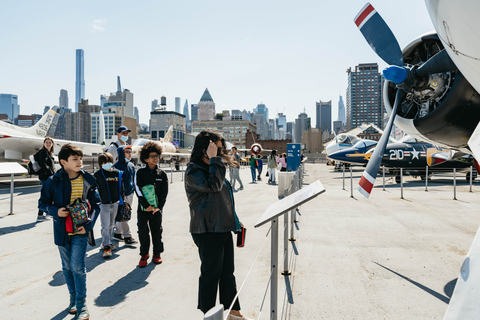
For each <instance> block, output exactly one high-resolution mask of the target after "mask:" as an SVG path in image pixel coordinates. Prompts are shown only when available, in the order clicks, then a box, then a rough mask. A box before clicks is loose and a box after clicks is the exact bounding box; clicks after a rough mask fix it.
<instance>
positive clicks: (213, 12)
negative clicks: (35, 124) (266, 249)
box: [0, 0, 433, 126]
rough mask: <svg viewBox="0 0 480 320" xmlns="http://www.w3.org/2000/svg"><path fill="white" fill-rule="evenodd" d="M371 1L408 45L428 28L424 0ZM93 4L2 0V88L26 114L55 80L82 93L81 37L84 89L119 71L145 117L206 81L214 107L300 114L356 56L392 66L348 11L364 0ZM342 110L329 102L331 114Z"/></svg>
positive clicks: (104, 88)
mask: <svg viewBox="0 0 480 320" xmlns="http://www.w3.org/2000/svg"><path fill="white" fill-rule="evenodd" d="M27 2H29V1H27ZM372 4H373V5H374V6H375V7H376V8H377V10H378V11H379V12H380V14H381V15H382V16H383V17H384V19H385V20H386V21H387V22H388V23H389V25H390V26H391V28H392V31H393V32H394V33H395V35H396V36H397V38H398V40H399V42H400V44H401V46H402V47H404V46H405V45H407V44H408V43H409V42H410V41H411V40H413V39H414V38H416V37H417V36H419V35H420V34H422V33H424V32H426V31H429V30H432V29H433V27H432V24H431V21H430V18H429V16H428V12H427V11H426V9H425V5H424V3H423V2H421V1H413V0H411V1H406V3H405V5H404V6H402V7H401V8H398V6H395V4H393V3H391V4H390V3H383V2H374V3H372ZM92 5H93V2H89V1H87V2H86V3H85V5H84V6H81V7H78V6H75V5H74V4H69V3H63V2H60V1H54V2H49V3H46V4H40V3H36V2H34V1H30V2H29V5H28V6H27V8H24V7H23V6H22V7H21V8H20V4H18V3H8V4H7V5H6V6H5V10H7V11H8V12H11V14H10V15H7V16H6V17H5V19H3V20H2V21H1V22H0V26H2V27H4V29H5V30H6V29H9V30H10V29H12V28H13V29H12V32H8V33H3V34H2V35H0V39H1V40H2V41H3V42H4V43H9V44H10V46H9V47H6V48H5V49H4V50H2V51H1V52H0V67H1V68H2V75H3V77H1V78H0V92H1V93H7V94H14V95H17V96H18V103H19V104H20V105H21V110H20V113H21V114H32V113H41V112H42V111H43V108H44V106H45V105H50V106H52V105H55V104H57V103H58V92H59V90H60V89H65V90H67V91H68V92H70V93H71V95H73V94H74V93H75V57H74V52H75V50H76V49H83V50H84V52H85V57H84V59H85V70H84V72H85V74H84V79H85V83H86V86H85V98H86V99H89V101H91V103H93V104H100V96H101V95H102V94H108V93H109V92H114V91H115V80H116V79H115V77H117V76H121V77H122V80H123V87H124V88H127V89H129V90H130V91H131V92H133V93H134V94H135V100H134V105H135V106H137V107H138V108H139V113H140V120H141V122H143V123H147V122H148V121H147V120H148V115H149V112H150V110H151V101H153V100H154V99H159V98H160V97H161V96H163V95H165V96H166V97H168V102H169V103H168V107H169V108H172V107H174V97H181V98H182V101H183V100H184V99H188V100H189V101H191V102H193V103H198V102H199V100H200V98H201V96H202V93H203V91H204V89H205V88H209V90H210V92H211V94H212V96H214V97H215V102H216V109H217V111H221V110H223V109H228V110H232V109H240V110H243V109H246V110H249V111H251V110H253V109H254V108H255V107H256V106H257V105H258V104H260V103H262V102H263V103H264V104H265V105H266V106H267V107H268V108H269V110H270V118H274V117H275V115H276V114H277V113H284V114H285V115H286V116H287V120H288V121H294V119H296V118H297V117H298V114H299V113H300V112H301V111H303V109H304V108H305V110H306V113H307V114H308V115H309V116H310V117H312V119H314V117H315V102H316V101H319V100H322V101H329V100H332V101H336V100H337V98H338V93H339V92H340V93H341V95H342V96H345V91H346V88H347V83H348V81H347V74H346V73H345V70H347V69H348V68H351V67H354V66H355V65H358V64H359V63H378V64H379V67H380V70H382V69H383V68H384V67H385V66H386V65H385V63H383V61H379V59H378V58H377V56H376V55H375V53H373V51H372V50H371V49H370V48H369V46H368V44H366V42H365V40H364V39H363V37H362V36H361V34H360V33H359V32H358V30H357V28H356V26H355V24H354V23H353V18H354V17H355V15H356V14H357V13H358V11H359V10H360V9H361V7H362V6H363V4H362V3H359V2H358V1H353V0H351V1H346V2H342V3H333V2H327V3H318V2H315V1H306V2H303V3H301V4H294V5H293V7H292V4H291V3H290V2H286V1H279V2H278V1H277V2H270V1H266V2H265V3H257V2H253V1H246V2H244V3H242V4H233V3H224V2H221V1H212V2H209V3H197V2H194V1H191V2H188V5H186V6H185V5H183V6H180V5H179V4H174V3H171V4H165V3H163V4H157V3H150V4H136V5H135V6H131V5H125V6H123V5H115V6H112V5H111V3H109V2H108V1H107V2H105V3H98V4H96V5H95V10H93V9H92V8H93V7H92ZM412 7H414V8H415V10H411V8H412ZM160 12H161V13H162V15H161V16H162V19H160V20H159V19H157V18H156V17H157V15H158V14H159V13H160ZM325 12H328V13H329V14H323V13H325ZM320 14H322V19H319V18H318V17H319V15H320ZM405 16H408V17H409V23H408V24H405V23H404V21H405ZM18 20H21V21H22V24H16V23H15V21H18ZM247 20H248V21H252V23H248V24H247V23H245V21H247ZM125 21H129V23H125ZM58 26H61V28H60V27H58ZM115 42H118V43H122V44H123V45H122V50H115V49H114V48H113V47H109V46H108V45H106V43H115ZM32 47H35V48H36V50H35V54H34V53H33V51H32V50H30V48H32ZM185 49H186V50H185ZM320 74H321V75H322V76H321V77H319V75H320ZM72 100H73V99H72ZM70 108H72V109H74V110H75V107H74V106H70ZM337 113H338V110H337V104H336V103H332V114H333V115H336V114H337ZM314 125H315V123H312V126H314Z"/></svg>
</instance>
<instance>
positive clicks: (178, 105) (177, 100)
mask: <svg viewBox="0 0 480 320" xmlns="http://www.w3.org/2000/svg"><path fill="white" fill-rule="evenodd" d="M180 103H181V101H180V98H179V97H175V112H176V113H182V112H181V111H180Z"/></svg>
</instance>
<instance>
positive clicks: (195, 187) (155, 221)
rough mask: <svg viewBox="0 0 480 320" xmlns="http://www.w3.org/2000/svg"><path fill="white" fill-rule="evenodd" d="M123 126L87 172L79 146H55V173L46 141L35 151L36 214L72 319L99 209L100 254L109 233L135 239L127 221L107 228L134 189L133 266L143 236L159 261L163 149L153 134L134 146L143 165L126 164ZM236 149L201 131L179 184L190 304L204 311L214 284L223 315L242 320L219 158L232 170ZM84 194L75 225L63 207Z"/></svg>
mask: <svg viewBox="0 0 480 320" xmlns="http://www.w3.org/2000/svg"><path fill="white" fill-rule="evenodd" d="M129 132H130V130H128V128H126V127H125V126H120V127H119V128H118V130H117V136H118V140H117V141H115V142H113V143H112V144H111V145H110V146H109V148H108V150H106V152H104V153H102V154H100V155H99V156H98V164H99V165H100V169H99V170H98V171H97V172H95V174H94V175H91V174H89V173H88V172H85V171H84V170H83V169H82V165H83V152H82V150H81V149H79V148H78V147H75V146H74V145H72V144H65V145H63V146H62V148H61V150H60V152H59V153H58V159H59V162H60V166H61V169H60V170H58V171H57V172H56V173H55V172H54V162H53V140H52V139H51V138H46V139H45V141H44V146H43V148H42V149H45V151H42V159H44V160H45V161H44V165H43V167H45V174H44V175H40V181H41V183H42V190H41V196H40V200H39V210H40V211H39V217H38V218H37V219H40V220H41V221H45V220H46V219H47V218H46V217H45V216H44V215H43V213H44V212H45V213H46V214H48V215H49V216H51V217H52V218H53V224H54V242H55V244H56V245H57V246H58V250H59V252H60V258H61V262H62V271H63V275H64V278H65V282H66V284H67V287H68V291H69V294H70V303H69V305H68V307H67V311H68V312H69V313H71V314H76V319H79V320H80V319H83V320H85V319H89V318H90V313H89V311H88V308H87V306H86V291H87V290H86V273H87V272H86V267H85V259H86V250H87V244H88V243H91V239H92V238H93V231H92V230H93V227H94V225H95V222H96V220H97V218H98V217H99V216H100V221H101V230H102V232H101V233H102V250H103V257H104V258H109V257H111V255H112V251H113V250H115V249H116V247H115V245H114V244H113V241H112V240H123V241H125V244H126V245H134V244H135V243H137V241H136V240H135V239H134V238H133V237H132V235H131V232H130V228H129V226H128V221H121V222H117V223H116V225H115V233H114V232H113V229H114V224H115V218H116V216H117V213H118V208H119V205H124V206H126V207H127V209H128V207H131V206H132V203H133V192H135V193H136V194H137V198H138V207H137V227H138V237H139V241H140V261H139V263H138V267H145V266H146V265H147V262H148V259H149V252H150V238H151V241H152V243H153V259H152V262H153V263H155V264H159V263H162V258H161V256H160V255H161V253H162V252H163V251H164V246H163V242H162V231H163V227H162V217H163V207H164V205H165V202H166V199H167V194H168V179H167V175H166V174H165V172H164V171H163V170H162V169H161V168H160V167H159V165H158V163H159V159H160V157H161V154H162V149H161V147H160V146H159V145H158V144H157V143H155V142H153V141H150V142H147V143H145V144H144V145H143V147H142V149H141V150H140V161H141V162H142V163H143V164H144V166H142V167H141V168H139V169H137V170H136V171H135V167H134V166H133V164H132V163H131V157H132V149H131V146H130V145H127V144H126V142H127V141H128V133H129ZM235 151H236V150H235ZM235 154H236V152H235V153H234V154H233V155H232V156H230V155H228V154H227V152H226V147H225V140H224V139H223V138H222V137H221V136H220V135H219V134H217V133H215V132H213V131H208V130H204V131H202V132H201V133H200V134H199V135H198V136H197V138H196V139H195V145H194V147H193V151H192V156H191V159H190V163H189V164H188V166H187V169H186V172H185V191H186V194H187V198H188V202H189V207H190V219H191V220H190V233H191V235H192V238H193V241H194V243H195V244H196V246H197V247H198V253H199V257H200V261H201V268H200V270H201V274H200V278H199V290H198V305H197V307H198V309H200V310H201V311H202V312H204V313H206V312H207V311H208V310H210V309H211V308H212V307H214V306H215V303H216V297H217V290H219V294H220V303H221V304H223V305H224V306H225V309H228V308H230V306H231V305H232V304H233V306H232V308H231V311H230V313H229V315H228V319H229V320H241V319H243V320H248V319H249V318H247V317H246V316H245V315H243V314H242V313H241V312H240V304H239V301H238V298H237V299H235V296H236V294H237V289H236V280H235V276H234V254H233V251H234V250H233V249H234V245H233V239H232V232H235V231H238V230H240V228H241V223H240V221H239V219H238V217H237V215H236V213H235V208H234V201H233V190H234V189H233V187H232V185H231V184H230V183H229V181H228V180H226V164H228V165H229V166H231V167H233V168H234V169H236V170H238V169H239V168H240V166H239V156H238V155H236V156H235ZM42 161H43V160H42ZM43 167H42V168H43ZM234 176H235V177H236V179H234V180H233V184H235V180H239V182H240V190H241V189H243V184H242V182H241V180H240V176H239V173H238V172H235V170H234ZM77 199H78V200H77ZM86 200H88V204H89V206H90V208H91V209H90V212H89V218H88V221H86V222H84V223H82V224H81V225H75V222H74V221H75V219H73V214H72V212H71V211H70V209H69V208H70V207H71V206H72V204H75V203H79V202H86ZM67 207H69V208H67ZM40 215H41V216H42V218H40ZM72 226H73V229H72ZM150 233H151V236H150Z"/></svg>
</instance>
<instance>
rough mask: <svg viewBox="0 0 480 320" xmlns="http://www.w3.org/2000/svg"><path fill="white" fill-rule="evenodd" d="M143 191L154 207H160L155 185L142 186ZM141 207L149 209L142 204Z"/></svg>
mask: <svg viewBox="0 0 480 320" xmlns="http://www.w3.org/2000/svg"><path fill="white" fill-rule="evenodd" d="M142 193H143V197H144V198H145V199H146V200H147V201H148V203H149V204H150V205H151V206H152V207H154V208H158V200H157V195H156V194H155V186H153V185H151V184H148V185H146V186H144V187H142ZM140 207H141V208H142V210H143V211H145V210H146V209H147V208H144V207H143V206H142V205H141V204H140Z"/></svg>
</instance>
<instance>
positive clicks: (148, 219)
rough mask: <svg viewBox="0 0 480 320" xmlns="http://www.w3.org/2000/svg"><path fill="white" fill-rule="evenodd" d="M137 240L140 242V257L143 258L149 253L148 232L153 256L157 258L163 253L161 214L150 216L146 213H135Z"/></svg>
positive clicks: (159, 212)
mask: <svg viewBox="0 0 480 320" xmlns="http://www.w3.org/2000/svg"><path fill="white" fill-rule="evenodd" d="M137 226H138V239H139V240H140V255H141V256H145V255H147V254H148V252H149V251H150V232H151V233H152V242H153V254H154V255H157V256H159V255H160V253H162V252H163V242H162V232H163V227H162V213H161V211H158V212H155V214H152V213H151V212H147V211H140V210H138V212H137Z"/></svg>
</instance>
